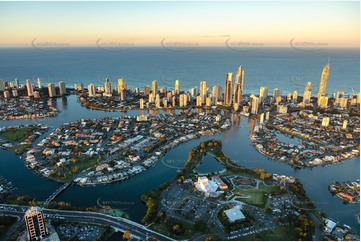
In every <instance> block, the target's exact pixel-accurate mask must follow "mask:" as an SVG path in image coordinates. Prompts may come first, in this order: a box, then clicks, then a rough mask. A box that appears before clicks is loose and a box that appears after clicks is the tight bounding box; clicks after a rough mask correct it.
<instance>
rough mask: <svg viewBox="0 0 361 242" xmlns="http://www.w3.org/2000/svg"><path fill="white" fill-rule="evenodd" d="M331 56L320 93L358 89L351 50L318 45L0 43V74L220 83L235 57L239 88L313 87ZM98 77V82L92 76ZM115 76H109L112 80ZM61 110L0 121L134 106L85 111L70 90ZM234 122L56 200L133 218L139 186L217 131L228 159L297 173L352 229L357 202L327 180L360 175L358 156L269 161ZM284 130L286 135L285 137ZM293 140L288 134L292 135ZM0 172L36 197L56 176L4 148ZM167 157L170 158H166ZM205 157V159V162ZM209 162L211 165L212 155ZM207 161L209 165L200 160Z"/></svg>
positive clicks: (248, 123)
mask: <svg viewBox="0 0 361 242" xmlns="http://www.w3.org/2000/svg"><path fill="white" fill-rule="evenodd" d="M328 56H331V71H330V77H329V84H328V87H327V90H328V93H332V92H334V91H337V90H339V89H340V90H343V91H345V93H350V92H352V91H351V87H353V88H354V89H355V91H359V76H360V70H359V65H360V62H359V51H358V50H331V51H330V50H323V51H320V52H313V53H306V52H298V51H296V50H293V49H292V50H287V49H279V50H277V49H265V50H259V51H255V52H236V51H232V50H229V49H197V50H194V51H190V52H171V51H166V50H164V49H161V48H140V49H129V50H127V51H123V52H105V51H102V50H100V49H95V48H94V49H89V48H78V49H76V48H75V49H72V50H68V49H65V50H64V51H59V52H40V51H37V50H34V49H1V48H0V73H1V76H0V79H2V80H8V81H13V80H14V78H16V77H19V78H20V80H21V84H24V83H25V79H27V78H29V79H32V78H34V79H36V78H37V77H38V76H39V77H41V78H44V81H43V84H46V83H47V82H57V81H59V80H60V79H63V80H65V81H66V83H67V85H68V86H71V85H73V83H80V82H83V83H84V84H89V83H95V84H97V85H103V80H102V78H104V77H105V76H109V77H110V78H111V80H115V79H116V78H118V77H124V78H125V80H126V82H127V83H128V86H132V85H133V86H140V87H142V86H144V85H146V84H150V82H151V81H152V80H154V79H157V80H159V81H160V83H159V84H158V85H159V86H167V87H172V86H173V83H174V82H173V81H174V79H176V78H179V79H180V80H181V89H183V90H184V89H187V88H190V87H193V86H196V85H198V84H199V81H201V80H206V81H207V82H208V83H209V85H215V84H220V85H222V86H223V82H224V81H223V80H224V78H225V74H226V73H227V72H228V71H232V72H235V70H236V68H237V67H238V66H239V65H243V66H244V68H245V92H247V93H252V92H254V93H257V94H258V92H259V86H260V85H266V86H268V87H269V89H270V90H272V89H273V88H274V87H278V88H279V89H281V90H282V91H283V92H284V93H287V92H290V91H293V90H297V91H299V93H303V90H304V86H305V84H306V83H307V82H308V81H311V82H312V84H313V87H314V89H313V90H315V91H313V93H316V92H317V90H318V83H319V78H320V74H321V71H322V67H323V66H324V65H325V63H326V62H327V59H328ZM97 80H99V82H98V81H97ZM113 84H115V82H114V83H113ZM57 106H58V107H59V108H60V109H61V110H62V112H61V113H60V114H59V115H58V116H57V117H54V118H49V119H42V120H16V121H0V127H4V126H9V125H17V124H32V123H46V124H48V125H50V126H52V127H56V126H59V125H61V124H63V123H64V122H69V121H75V120H78V119H81V118H96V117H103V116H111V117H118V116H122V115H138V114H139V111H130V112H128V113H127V114H125V113H119V112H118V113H116V112H103V111H91V110H88V109H86V108H83V107H81V106H80V105H79V103H77V100H76V97H75V96H69V97H68V98H66V99H63V100H62V99H60V100H58V101H57ZM233 121H234V122H233V123H235V124H236V127H232V128H231V129H230V130H227V131H225V132H224V133H221V134H216V135H213V136H211V137H202V138H201V139H197V140H192V141H189V142H187V143H185V144H182V145H180V146H178V147H176V148H174V149H172V150H171V151H169V152H168V153H167V154H166V155H165V157H164V158H163V162H159V163H157V164H156V166H155V167H153V168H151V169H150V170H148V171H146V172H143V173H141V174H139V175H137V176H136V177H133V178H132V179H130V180H127V181H124V182H120V183H115V184H110V185H100V186H95V187H70V188H69V189H67V190H66V191H65V192H64V193H62V194H61V195H60V196H59V197H58V198H57V200H62V201H67V202H70V203H72V204H73V205H78V206H96V205H97V201H103V202H104V201H107V202H108V204H117V205H114V206H113V207H117V208H120V209H123V210H124V211H125V212H127V213H128V215H129V216H130V218H131V219H132V220H134V221H138V222H139V221H140V220H141V218H142V216H143V215H144V213H145V206H144V205H143V204H142V203H141V201H140V196H141V194H142V193H144V192H147V191H149V190H152V189H154V188H156V187H157V186H159V185H160V184H162V183H163V182H165V181H167V180H169V179H171V178H172V177H174V176H175V175H176V174H177V167H180V168H181V167H182V165H183V164H184V161H185V160H186V159H187V156H188V153H189V151H190V150H191V149H192V148H193V147H194V146H196V145H198V144H199V143H200V142H201V141H202V140H207V139H209V138H216V139H220V140H222V142H223V151H224V153H225V154H226V155H227V156H229V157H230V158H231V159H232V160H234V161H235V162H238V163H239V164H241V165H243V166H246V167H248V168H257V167H262V168H265V169H266V170H267V171H269V172H272V173H277V174H285V175H291V176H294V177H297V178H299V179H300V180H301V182H302V183H303V184H304V187H305V189H306V192H307V194H308V195H309V196H310V197H311V198H312V200H313V201H314V202H315V204H316V205H317V207H318V208H319V209H320V210H321V211H324V212H326V213H327V214H328V215H330V216H331V217H332V218H334V219H336V220H338V221H340V222H341V223H346V224H349V225H350V226H352V227H353V228H355V229H356V230H357V231H359V225H358V224H357V222H356V217H355V215H356V214H359V205H353V204H348V205H344V204H343V203H342V201H341V200H340V199H337V198H335V197H332V195H331V194H330V193H329V192H328V190H327V186H328V184H329V183H331V182H333V181H336V180H337V181H348V180H355V179H359V178H360V160H359V158H358V157H357V158H352V159H350V160H347V161H345V162H344V163H343V164H340V165H334V166H328V167H323V168H315V169H313V170H307V169H304V170H296V169H294V168H292V167H290V166H288V165H287V164H283V163H280V162H277V161H272V160H270V159H267V158H266V157H264V156H262V155H261V154H259V153H258V152H256V150H255V149H254V148H253V147H252V146H251V142H250V139H249V132H250V130H251V129H252V127H253V126H254V125H255V123H254V121H252V120H248V119H245V118H241V119H239V118H238V119H234V120H233ZM286 138H287V137H286ZM293 141H295V140H293ZM0 157H1V158H0V175H1V176H4V177H5V178H7V179H8V180H9V181H11V182H13V183H14V185H15V186H16V187H18V190H17V191H16V193H18V194H28V195H31V196H34V197H37V198H38V199H45V198H46V197H48V196H49V195H50V194H51V193H52V192H53V191H54V190H55V189H56V188H57V187H59V186H60V184H58V183H56V182H51V181H49V180H47V179H45V178H41V177H39V176H37V175H36V174H34V173H33V172H32V171H31V170H29V169H27V168H26V167H25V166H24V161H23V160H21V159H19V157H18V156H16V155H14V154H12V153H11V152H8V151H4V150H0ZM167 161H172V162H173V163H174V162H177V165H176V166H173V167H172V166H169V165H168V163H167ZM212 164H213V163H212ZM213 165H216V164H215V163H214V164H213ZM208 168H209V167H208Z"/></svg>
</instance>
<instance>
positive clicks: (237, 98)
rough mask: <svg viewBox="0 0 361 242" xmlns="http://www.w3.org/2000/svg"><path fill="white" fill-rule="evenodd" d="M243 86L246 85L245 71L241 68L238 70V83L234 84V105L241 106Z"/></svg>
mask: <svg viewBox="0 0 361 242" xmlns="http://www.w3.org/2000/svg"><path fill="white" fill-rule="evenodd" d="M243 84H244V70H243V68H242V66H240V67H238V69H237V75H236V81H235V84H234V103H237V104H240V103H241V101H242V93H243Z"/></svg>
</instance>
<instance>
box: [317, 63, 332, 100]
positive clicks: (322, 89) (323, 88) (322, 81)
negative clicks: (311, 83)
mask: <svg viewBox="0 0 361 242" xmlns="http://www.w3.org/2000/svg"><path fill="white" fill-rule="evenodd" d="M328 62H329V63H327V64H326V65H325V67H323V70H322V74H321V79H320V88H319V89H318V94H317V97H318V98H319V97H321V96H324V95H325V94H326V87H327V80H328V75H329V72H330V59H329V60H328Z"/></svg>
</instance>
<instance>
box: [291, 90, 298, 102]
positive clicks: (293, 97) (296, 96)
mask: <svg viewBox="0 0 361 242" xmlns="http://www.w3.org/2000/svg"><path fill="white" fill-rule="evenodd" d="M297 99H298V92H297V91H294V92H293V95H292V101H294V102H296V101H297Z"/></svg>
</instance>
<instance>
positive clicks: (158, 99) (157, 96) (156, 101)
mask: <svg viewBox="0 0 361 242" xmlns="http://www.w3.org/2000/svg"><path fill="white" fill-rule="evenodd" d="M155 107H156V108H160V96H159V93H157V95H155Z"/></svg>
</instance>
